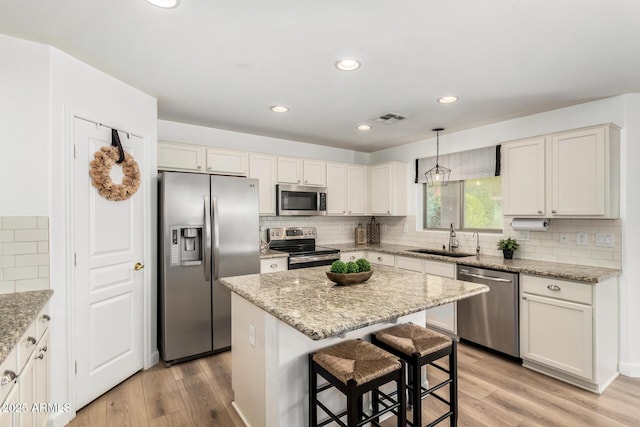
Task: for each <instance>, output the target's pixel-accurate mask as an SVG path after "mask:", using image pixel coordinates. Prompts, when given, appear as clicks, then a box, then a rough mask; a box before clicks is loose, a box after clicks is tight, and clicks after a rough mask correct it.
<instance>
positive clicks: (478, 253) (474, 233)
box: [471, 231, 480, 259]
mask: <svg viewBox="0 0 640 427" xmlns="http://www.w3.org/2000/svg"><path fill="white" fill-rule="evenodd" d="M473 236H476V259H480V233H478V232H477V231H474V232H473V235H472V236H471V237H473Z"/></svg>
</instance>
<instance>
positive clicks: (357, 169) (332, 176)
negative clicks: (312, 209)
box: [327, 163, 367, 215]
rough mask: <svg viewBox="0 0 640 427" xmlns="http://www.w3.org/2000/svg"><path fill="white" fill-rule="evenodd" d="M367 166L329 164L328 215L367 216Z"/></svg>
mask: <svg viewBox="0 0 640 427" xmlns="http://www.w3.org/2000/svg"><path fill="white" fill-rule="evenodd" d="M366 170H367V168H366V166H360V165H349V164H346V163H327V193H328V196H327V213H328V214H329V215H365V214H366V212H365V207H366V193H367V192H366V188H367V187H366V185H367V183H366Z"/></svg>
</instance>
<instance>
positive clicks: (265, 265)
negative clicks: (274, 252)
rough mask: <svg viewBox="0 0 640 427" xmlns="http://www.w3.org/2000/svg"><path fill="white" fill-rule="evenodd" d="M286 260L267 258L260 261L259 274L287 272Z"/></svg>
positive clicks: (285, 258) (283, 258)
mask: <svg viewBox="0 0 640 427" xmlns="http://www.w3.org/2000/svg"><path fill="white" fill-rule="evenodd" d="M287 269H288V258H287V257H282V258H267V259H261V260H260V273H275V272H276V271H287Z"/></svg>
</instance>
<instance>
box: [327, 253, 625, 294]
mask: <svg viewBox="0 0 640 427" xmlns="http://www.w3.org/2000/svg"><path fill="white" fill-rule="evenodd" d="M324 246H329V247H332V248H336V249H340V251H341V252H352V251H364V250H367V251H377V252H382V253H388V254H390V255H400V256H406V257H412V258H422V259H430V260H434V261H444V262H450V263H457V264H464V265H470V266H474V267H482V268H492V269H494V270H503V271H511V272H514V273H526V274H532V275H536V276H544V277H554V278H557V279H564V280H575V281H577V282H584V283H591V284H594V283H598V282H601V281H603V280H606V279H608V278H610V277H615V276H618V275H619V274H620V270H616V269H612V268H604V267H591V266H587V265H576V264H562V263H559V262H545V261H535V260H526V259H504V258H503V257H499V256H492V255H480V258H479V259H476V256H475V255H471V256H468V257H461V258H453V257H448V256H442V255H431V254H420V253H416V252H409V251H410V250H411V249H419V248H418V247H415V246H403V245H392V244H386V243H380V244H376V245H372V244H367V245H356V244H354V243H338V244H328V245H324Z"/></svg>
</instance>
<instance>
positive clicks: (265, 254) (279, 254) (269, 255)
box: [260, 249, 289, 259]
mask: <svg viewBox="0 0 640 427" xmlns="http://www.w3.org/2000/svg"><path fill="white" fill-rule="evenodd" d="M288 256H289V254H288V253H287V252H281V251H274V250H273V249H268V250H267V251H266V252H260V259H271V258H287V257H288Z"/></svg>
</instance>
